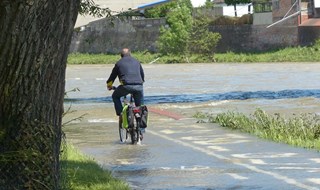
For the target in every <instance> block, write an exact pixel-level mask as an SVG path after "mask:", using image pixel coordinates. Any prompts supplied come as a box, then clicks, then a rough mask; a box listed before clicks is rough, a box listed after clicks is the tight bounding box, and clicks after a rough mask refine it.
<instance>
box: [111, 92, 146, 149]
mask: <svg viewBox="0 0 320 190" xmlns="http://www.w3.org/2000/svg"><path fill="white" fill-rule="evenodd" d="M113 89H115V87H114V88H113ZM122 103H123V106H131V107H130V110H131V109H132V112H133V116H134V118H132V119H133V122H132V124H130V125H129V126H128V128H124V127H123V122H122V119H120V118H119V136H120V142H122V143H124V142H126V141H127V139H128V133H129V134H130V137H131V144H137V143H139V142H141V140H142V133H141V131H140V123H141V113H140V108H139V107H136V106H135V104H134V101H133V95H132V94H130V101H128V100H127V96H124V97H123V99H122ZM130 110H129V111H130Z"/></svg>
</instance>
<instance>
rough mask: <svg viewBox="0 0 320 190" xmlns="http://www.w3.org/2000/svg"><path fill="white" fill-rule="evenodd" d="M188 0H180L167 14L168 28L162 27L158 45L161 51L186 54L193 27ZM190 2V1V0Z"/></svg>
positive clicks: (165, 53) (166, 53) (163, 52)
mask: <svg viewBox="0 0 320 190" xmlns="http://www.w3.org/2000/svg"><path fill="white" fill-rule="evenodd" d="M187 2H188V1H183V0H179V1H178V2H177V4H176V6H175V7H173V8H172V9H171V10H170V11H169V13H168V14H167V23H168V25H169V27H168V28H166V27H161V28H160V37H159V39H158V41H157V47H158V49H159V51H160V53H162V54H164V55H168V54H186V52H187V50H188V41H189V38H190V31H191V28H192V16H191V9H190V8H189V7H188V6H189V5H188V3H187ZM189 2H190V1H189Z"/></svg>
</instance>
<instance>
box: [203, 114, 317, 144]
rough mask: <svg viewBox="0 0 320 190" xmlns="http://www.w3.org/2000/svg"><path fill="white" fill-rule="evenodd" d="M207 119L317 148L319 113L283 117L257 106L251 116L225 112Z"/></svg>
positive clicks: (225, 125)
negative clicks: (268, 112) (270, 113)
mask: <svg viewBox="0 0 320 190" xmlns="http://www.w3.org/2000/svg"><path fill="white" fill-rule="evenodd" d="M209 120H210V121H211V122H215V123H219V124H220V125H221V126H222V127H228V128H231V129H237V130H241V131H244V132H248V133H252V134H255V135H257V136H259V137H261V138H265V139H271V140H274V141H276V142H283V143H287V144H291V145H295V146H301V147H304V148H313V149H317V150H320V116H319V115H316V114H301V115H295V116H293V117H291V118H287V119H286V118H284V117H281V116H280V114H274V115H269V114H267V113H266V112H265V111H263V110H261V109H257V110H256V111H255V112H254V113H253V115H251V116H246V115H244V114H242V113H235V112H227V113H222V114H218V115H217V116H216V117H210V119H209Z"/></svg>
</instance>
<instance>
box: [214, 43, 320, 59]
mask: <svg viewBox="0 0 320 190" xmlns="http://www.w3.org/2000/svg"><path fill="white" fill-rule="evenodd" d="M319 47H320V45H317V44H315V45H314V46H311V47H295V48H291V47H290V48H284V49H280V50H278V51H271V52H261V53H234V52H227V53H222V54H218V53H217V54H215V60H216V62H233V63H240V62H242V63H244V62H319V61H320V53H319V49H320V48H319Z"/></svg>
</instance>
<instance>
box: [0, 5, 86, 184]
mask: <svg viewBox="0 0 320 190" xmlns="http://www.w3.org/2000/svg"><path fill="white" fill-rule="evenodd" d="M79 3H80V0H41V1H39V0H0V171H1V172H0V187H1V188H2V187H4V189H59V188H60V187H59V171H60V167H59V155H60V144H61V121H62V113H63V99H64V90H65V89H64V88H65V69H66V60H67V56H68V49H69V44H70V41H71V35H72V32H73V27H74V24H75V21H76V18H77V13H78V6H79ZM1 188H0V189H1Z"/></svg>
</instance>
